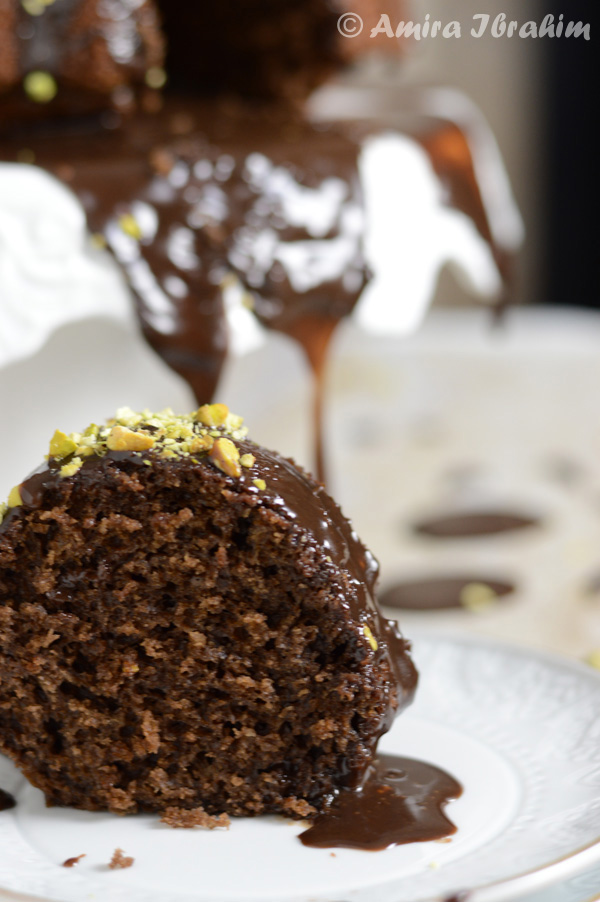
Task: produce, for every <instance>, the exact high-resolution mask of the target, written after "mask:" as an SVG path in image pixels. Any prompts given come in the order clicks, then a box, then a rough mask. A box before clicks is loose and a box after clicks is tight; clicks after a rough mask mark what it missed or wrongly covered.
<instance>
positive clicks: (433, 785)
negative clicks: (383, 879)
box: [300, 755, 462, 852]
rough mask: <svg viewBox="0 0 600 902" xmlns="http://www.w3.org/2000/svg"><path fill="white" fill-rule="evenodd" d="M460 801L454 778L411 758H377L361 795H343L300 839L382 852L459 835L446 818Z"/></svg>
mask: <svg viewBox="0 0 600 902" xmlns="http://www.w3.org/2000/svg"><path fill="white" fill-rule="evenodd" d="M461 795H462V786H461V785H460V783H458V782H457V781H456V780H455V779H454V777H451V776H450V774H448V773H446V772H445V771H443V770H441V769H440V768H439V767H434V765H432V764H427V763H426V762H424V761H415V760H414V759H412V758H401V757H398V756H396V755H378V756H377V758H376V759H375V761H374V762H373V764H372V765H371V767H370V768H369V771H368V773H367V776H366V779H365V782H364V784H363V786H362V788H361V790H360V791H358V792H357V791H349V790H343V791H342V792H341V793H340V794H339V795H338V796H337V797H336V798H335V799H334V800H333V802H332V804H331V807H330V808H329V809H328V810H327V811H325V812H324V813H323V814H320V815H319V816H318V817H317V818H316V819H315V821H314V822H313V824H312V826H311V827H310V828H309V829H308V830H306V831H305V832H304V833H301V834H300V841H301V842H302V843H303V844H304V845H305V846H312V847H313V848H318V849H331V848H338V847H342V848H348V849H364V850H365V851H370V852H378V851H381V850H383V849H389V848H390V847H391V846H397V845H404V844H406V843H413V842H431V841H432V840H436V839H442V838H443V837H445V836H451V835H452V834H453V833H456V827H455V826H454V824H453V823H452V822H451V821H450V820H449V819H448V818H447V817H446V815H445V813H444V807H445V805H446V804H447V803H448V802H449V801H450V800H451V799H457V798H458V797H459V796H461Z"/></svg>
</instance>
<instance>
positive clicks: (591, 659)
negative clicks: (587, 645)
mask: <svg viewBox="0 0 600 902" xmlns="http://www.w3.org/2000/svg"><path fill="white" fill-rule="evenodd" d="M585 660H586V663H587V664H589V665H590V667H594V668H595V669H596V670H600V648H596V649H595V650H594V651H592V652H590V654H589V655H588V656H587V658H586V659H585Z"/></svg>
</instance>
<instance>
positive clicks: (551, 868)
mask: <svg viewBox="0 0 600 902" xmlns="http://www.w3.org/2000/svg"><path fill="white" fill-rule="evenodd" d="M406 638H407V639H408V641H410V643H411V644H412V645H413V647H415V646H416V648H417V654H418V645H419V643H420V642H426V643H427V642H428V643H433V644H448V643H451V644H453V645H463V646H468V647H475V648H479V649H485V648H490V649H493V650H495V651H497V652H504V653H506V654H514V653H515V652H517V653H519V654H521V655H522V656H523V657H525V658H528V659H538V660H541V661H543V662H545V663H547V664H548V665H550V666H552V667H559V668H561V669H563V670H567V671H571V672H573V673H575V674H578V675H580V676H584V677H585V678H586V679H587V680H591V681H592V682H596V683H597V684H598V686H599V687H600V671H599V670H596V669H595V668H593V667H591V666H590V665H589V664H586V663H584V662H583V661H581V660H578V659H577V658H574V657H572V656H570V655H568V654H561V653H560V652H556V651H554V650H550V649H546V648H542V647H536V646H534V645H531V644H528V643H527V642H524V641H519V640H514V641H512V640H511V641H509V640H505V639H497V638H495V637H492V636H485V635H478V634H476V633H468V632H465V631H464V630H461V629H460V628H458V627H457V628H456V629H453V628H446V629H442V628H440V627H434V626H431V627H429V626H424V625H421V626H411V627H410V636H407V637H406ZM598 863H600V830H599V832H598V836H597V837H596V838H595V839H594V840H592V841H591V842H589V843H586V844H585V845H583V846H580V847H578V848H576V849H574V850H572V851H570V852H567V853H565V854H564V855H561V856H559V857H558V858H555V859H553V860H551V861H548V862H547V863H545V864H543V865H540V866H538V867H535V868H532V869H528V870H525V871H522V872H519V873H518V874H514V875H512V876H510V877H507V878H505V879H500V880H494V881H491V882H490V883H485V884H480V885H479V886H474V887H465V888H464V890H462V891H463V892H466V893H468V902H511V900H515V902H516V900H518V899H519V898H521V897H523V896H524V895H526V894H529V893H531V892H535V891H537V890H542V889H545V888H547V887H550V886H556V885H557V884H559V883H561V882H563V881H565V880H568V879H570V878H571V877H574V876H577V875H578V874H581V873H583V872H584V871H586V870H587V869H588V868H591V867H593V866H594V865H596V864H598ZM374 889H375V890H376V888H374ZM458 891H459V892H460V891H461V890H458ZM444 899H447V894H444V895H441V896H440V895H439V894H437V895H435V896H428V897H427V898H424V897H421V899H419V900H417V902H444ZM0 902H55V900H53V899H51V898H50V897H49V896H39V895H35V894H31V893H27V892H22V891H20V890H15V889H9V888H7V887H4V886H0ZM290 902H292V897H290ZM588 902H600V895H598V896H596V897H593V898H592V899H590V900H588Z"/></svg>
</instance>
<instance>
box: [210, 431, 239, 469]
mask: <svg viewBox="0 0 600 902" xmlns="http://www.w3.org/2000/svg"><path fill="white" fill-rule="evenodd" d="M208 456H209V457H210V459H211V460H212V462H213V463H214V465H215V466H216V467H218V468H219V470H222V471H223V473H226V474H227V476H241V475H242V468H241V467H240V452H239V451H238V449H237V448H236V446H235V445H234V444H233V442H232V441H231V439H228V438H218V439H216V440H215V443H214V445H213V446H212V448H211V449H210V453H209V455H208Z"/></svg>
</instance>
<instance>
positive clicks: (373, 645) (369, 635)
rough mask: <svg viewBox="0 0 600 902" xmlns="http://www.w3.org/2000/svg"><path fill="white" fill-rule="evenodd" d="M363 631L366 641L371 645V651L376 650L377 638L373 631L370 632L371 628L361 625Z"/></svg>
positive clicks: (377, 646)
mask: <svg viewBox="0 0 600 902" xmlns="http://www.w3.org/2000/svg"><path fill="white" fill-rule="evenodd" d="M363 633H364V636H365V639H366V640H367V641H368V643H369V645H370V646H371V648H372V649H373V651H377V649H378V648H379V645H378V643H377V639H376V638H375V636H374V635H373V633H372V632H371V630H370V629H369V627H368V626H363Z"/></svg>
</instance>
